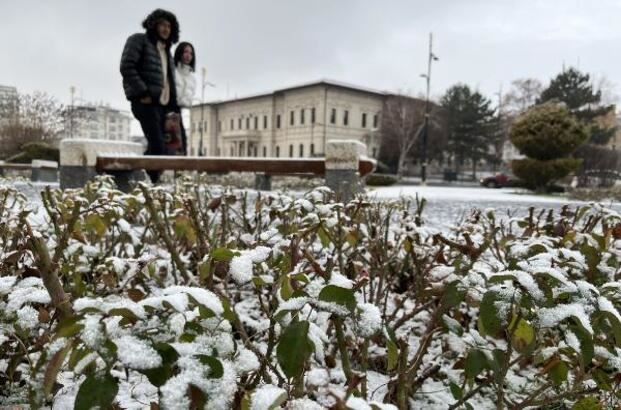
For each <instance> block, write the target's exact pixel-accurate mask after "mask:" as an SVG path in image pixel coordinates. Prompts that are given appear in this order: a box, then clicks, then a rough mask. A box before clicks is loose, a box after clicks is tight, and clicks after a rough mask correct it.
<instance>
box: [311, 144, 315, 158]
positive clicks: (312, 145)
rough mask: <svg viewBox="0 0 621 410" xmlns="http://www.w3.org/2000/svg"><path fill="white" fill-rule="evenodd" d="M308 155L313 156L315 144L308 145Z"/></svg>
mask: <svg viewBox="0 0 621 410" xmlns="http://www.w3.org/2000/svg"><path fill="white" fill-rule="evenodd" d="M310 155H311V157H312V156H314V155H315V144H311V145H310Z"/></svg>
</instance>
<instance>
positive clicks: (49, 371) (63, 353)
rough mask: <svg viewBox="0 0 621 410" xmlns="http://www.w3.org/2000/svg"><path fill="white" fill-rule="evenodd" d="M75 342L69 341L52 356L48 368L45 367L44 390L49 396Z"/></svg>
mask: <svg viewBox="0 0 621 410" xmlns="http://www.w3.org/2000/svg"><path fill="white" fill-rule="evenodd" d="M72 346H73V344H72V343H71V342H69V343H67V344H66V345H65V346H64V347H63V348H62V349H60V350H59V351H57V352H56V353H54V355H53V356H52V358H51V359H50V361H49V363H48V365H47V368H46V369H45V375H44V377H43V392H44V393H45V396H46V397H47V396H48V395H49V394H51V393H52V388H53V387H54V383H55V382H56V376H57V375H58V371H59V370H60V367H61V366H62V364H63V362H64V361H65V357H67V353H69V350H71V347H72Z"/></svg>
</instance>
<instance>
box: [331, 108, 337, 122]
mask: <svg viewBox="0 0 621 410" xmlns="http://www.w3.org/2000/svg"><path fill="white" fill-rule="evenodd" d="M330 124H336V108H332V111H330Z"/></svg>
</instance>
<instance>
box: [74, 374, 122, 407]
mask: <svg viewBox="0 0 621 410" xmlns="http://www.w3.org/2000/svg"><path fill="white" fill-rule="evenodd" d="M118 391H119V386H118V384H117V380H116V379H115V378H114V377H112V376H111V375H110V373H106V374H104V375H99V376H96V375H90V376H87V377H86V379H85V380H84V381H83V382H82V384H81V385H80V389H79V390H78V395H77V396H76V398H75V405H74V410H90V409H92V408H100V409H107V408H108V407H110V405H111V404H112V402H113V401H114V398H115V397H116V394H117V393H118Z"/></svg>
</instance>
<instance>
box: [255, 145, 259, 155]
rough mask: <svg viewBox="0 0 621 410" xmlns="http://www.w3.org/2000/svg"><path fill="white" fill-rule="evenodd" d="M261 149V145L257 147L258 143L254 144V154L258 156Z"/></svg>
mask: <svg viewBox="0 0 621 410" xmlns="http://www.w3.org/2000/svg"><path fill="white" fill-rule="evenodd" d="M258 151H259V147H257V146H256V145H255V146H254V156H255V157H256V156H258V155H257V153H258Z"/></svg>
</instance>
